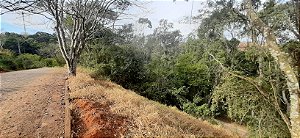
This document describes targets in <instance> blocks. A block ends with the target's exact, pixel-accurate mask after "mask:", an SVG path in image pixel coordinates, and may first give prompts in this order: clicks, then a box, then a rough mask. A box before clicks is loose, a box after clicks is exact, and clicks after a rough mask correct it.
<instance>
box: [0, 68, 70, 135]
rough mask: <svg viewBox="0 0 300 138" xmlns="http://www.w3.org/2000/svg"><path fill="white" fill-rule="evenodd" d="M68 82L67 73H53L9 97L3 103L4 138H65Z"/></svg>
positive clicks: (59, 70)
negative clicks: (65, 95) (65, 89)
mask: <svg viewBox="0 0 300 138" xmlns="http://www.w3.org/2000/svg"><path fill="white" fill-rule="evenodd" d="M16 77H18V76H16ZM64 78H65V76H64V69H62V68H56V69H49V70H48V71H47V72H45V74H44V75H42V76H40V77H37V78H35V79H34V80H33V81H30V82H29V83H28V85H26V86H22V88H19V89H18V90H17V91H15V92H8V93H6V94H5V97H3V98H2V100H1V101H0V105H1V106H0V137H1V138H12V137H28V138H29V137H49V138H54V137H56V138H58V137H62V136H63V133H64V132H63V131H64V105H63V104H64V103H63V98H64V97H63V96H64V88H65V85H64V84H65V79H64ZM2 81H6V80H2Z"/></svg>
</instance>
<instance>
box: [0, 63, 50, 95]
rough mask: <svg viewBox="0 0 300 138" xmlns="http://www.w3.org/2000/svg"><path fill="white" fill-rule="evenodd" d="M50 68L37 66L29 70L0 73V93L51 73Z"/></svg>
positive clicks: (20, 86)
mask: <svg viewBox="0 0 300 138" xmlns="http://www.w3.org/2000/svg"><path fill="white" fill-rule="evenodd" d="M51 70H53V69H52V68H39V69H31V70H21V71H13V72H7V73H0V93H2V94H3V93H5V92H14V91H17V90H19V89H20V88H22V87H23V86H25V85H27V84H29V83H30V82H32V81H33V80H34V79H36V78H38V77H40V76H42V75H45V74H49V73H51Z"/></svg>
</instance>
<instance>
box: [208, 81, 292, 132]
mask: <svg viewBox="0 0 300 138" xmlns="http://www.w3.org/2000/svg"><path fill="white" fill-rule="evenodd" d="M212 104H213V105H212V107H211V108H212V110H213V111H217V110H226V112H227V115H228V117H230V118H231V119H233V120H235V121H237V122H243V123H245V124H247V126H249V128H250V130H251V135H252V136H260V137H289V136H290V134H289V131H288V129H287V127H286V125H285V123H284V122H283V120H282V119H281V118H280V116H279V114H278V113H277V112H276V109H275V107H274V105H273V104H272V103H271V101H270V100H269V99H268V97H263V96H262V95H261V94H260V93H259V91H258V90H257V89H256V88H255V87H254V86H253V85H252V84H250V83H249V82H246V81H244V80H241V79H238V78H236V77H234V76H230V75H229V76H227V75H226V76H224V77H223V79H222V83H221V84H220V85H219V86H218V87H217V88H216V89H215V91H214V93H213V95H212Z"/></svg>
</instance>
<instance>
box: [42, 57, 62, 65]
mask: <svg viewBox="0 0 300 138" xmlns="http://www.w3.org/2000/svg"><path fill="white" fill-rule="evenodd" d="M41 62H42V63H43V64H45V65H46V66H47V67H55V66H59V63H58V62H57V61H56V59H54V58H46V59H42V61H41Z"/></svg>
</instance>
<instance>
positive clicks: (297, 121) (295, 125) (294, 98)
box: [245, 0, 300, 138]
mask: <svg viewBox="0 0 300 138" xmlns="http://www.w3.org/2000/svg"><path fill="white" fill-rule="evenodd" d="M245 2H246V3H245V4H246V10H247V16H248V18H249V20H250V23H251V24H252V25H253V26H255V27H256V28H257V29H258V30H260V31H261V32H262V33H263V35H264V36H265V37H266V46H267V48H268V49H269V52H270V53H271V55H272V57H273V58H274V59H275V61H276V62H277V64H278V65H279V68H280V70H281V71H282V72H283V73H284V75H285V78H286V80H287V86H288V89H289V93H290V101H291V103H290V122H291V129H290V133H291V136H292V137H293V138H299V137H300V109H299V106H300V104H299V103H300V102H299V100H300V98H299V93H300V90H299V83H298V80H297V76H296V73H295V72H294V70H293V68H292V66H291V65H290V64H289V61H290V60H289V57H288V55H287V54H286V53H284V52H282V51H281V49H280V48H279V46H278V44H277V43H276V37H275V35H274V34H273V32H272V30H271V28H270V27H268V26H267V25H266V24H265V23H264V22H263V21H262V20H261V19H260V18H259V17H258V16H257V15H256V13H255V12H254V10H253V7H252V1H251V0H246V1H245Z"/></svg>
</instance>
